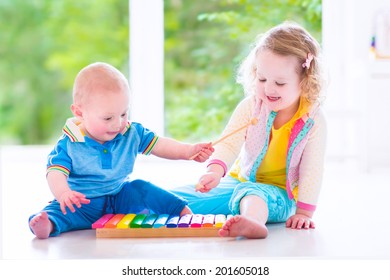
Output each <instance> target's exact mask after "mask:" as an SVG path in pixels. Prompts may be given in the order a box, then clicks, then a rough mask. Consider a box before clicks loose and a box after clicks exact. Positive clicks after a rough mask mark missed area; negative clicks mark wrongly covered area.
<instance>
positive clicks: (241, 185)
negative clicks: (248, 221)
mask: <svg viewBox="0 0 390 280" xmlns="http://www.w3.org/2000/svg"><path fill="white" fill-rule="evenodd" d="M172 192H173V193H175V194H177V195H179V196H181V197H183V198H184V199H186V200H187V201H188V206H189V207H190V208H191V210H192V211H193V212H194V213H197V214H225V215H228V214H233V215H236V214H240V201H241V199H242V198H243V197H245V196H248V195H256V196H259V197H260V198H262V199H263V200H264V201H265V202H266V203H267V205H268V212H269V213H268V221H267V222H268V223H279V222H284V221H286V220H287V219H288V218H289V217H290V216H291V215H292V214H293V213H294V212H295V209H296V203H295V201H294V200H290V199H289V198H288V195H287V192H286V190H284V189H281V188H279V187H276V186H272V185H267V184H262V183H253V182H241V181H239V180H237V179H235V178H232V177H230V176H226V177H224V178H222V180H221V182H220V183H219V185H218V186H217V187H216V188H214V189H212V190H211V191H210V192H208V193H201V192H195V186H194V185H188V186H183V187H179V188H176V189H174V190H172Z"/></svg>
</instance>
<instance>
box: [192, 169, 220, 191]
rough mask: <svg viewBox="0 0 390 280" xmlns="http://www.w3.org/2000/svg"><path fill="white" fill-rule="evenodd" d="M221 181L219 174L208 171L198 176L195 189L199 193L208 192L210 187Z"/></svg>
mask: <svg viewBox="0 0 390 280" xmlns="http://www.w3.org/2000/svg"><path fill="white" fill-rule="evenodd" d="M220 181H221V176H220V175H219V174H218V173H216V172H208V173H206V174H204V175H203V176H202V177H200V179H199V182H198V184H196V186H195V191H197V192H198V191H199V192H201V193H206V192H209V191H210V190H211V189H213V188H215V187H216V186H218V184H219V182H220Z"/></svg>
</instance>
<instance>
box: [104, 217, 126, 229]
mask: <svg viewBox="0 0 390 280" xmlns="http://www.w3.org/2000/svg"><path fill="white" fill-rule="evenodd" d="M124 216H125V214H115V215H114V217H112V218H111V219H110V220H109V221H108V222H107V223H106V224H105V225H104V227H105V228H116V225H117V224H118V223H119V222H120V221H121V220H122V219H123V217H124Z"/></svg>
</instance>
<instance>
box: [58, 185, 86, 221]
mask: <svg viewBox="0 0 390 280" xmlns="http://www.w3.org/2000/svg"><path fill="white" fill-rule="evenodd" d="M58 202H59V203H60V207H61V211H62V213H63V214H64V215H66V207H68V208H69V210H70V211H71V212H72V213H74V212H75V211H76V210H75V208H74V207H73V204H74V205H76V206H77V208H80V207H81V204H88V203H89V202H90V200H89V199H86V198H85V195H83V194H82V193H79V192H76V191H72V190H69V191H65V192H63V193H62V194H61V196H60V198H59V199H58Z"/></svg>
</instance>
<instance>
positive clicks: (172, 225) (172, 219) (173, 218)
mask: <svg viewBox="0 0 390 280" xmlns="http://www.w3.org/2000/svg"><path fill="white" fill-rule="evenodd" d="M179 218H180V217H179V216H171V217H170V218H169V219H168V221H167V224H166V227H167V228H175V227H177V222H178V221H179Z"/></svg>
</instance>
